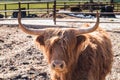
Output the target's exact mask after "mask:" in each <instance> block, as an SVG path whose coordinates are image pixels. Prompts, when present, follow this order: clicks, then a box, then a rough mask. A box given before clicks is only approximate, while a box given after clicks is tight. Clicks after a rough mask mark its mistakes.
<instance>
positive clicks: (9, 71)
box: [0, 25, 120, 80]
mask: <svg viewBox="0 0 120 80" xmlns="http://www.w3.org/2000/svg"><path fill="white" fill-rule="evenodd" d="M108 33H109V34H110V37H111V41H112V45H113V51H114V62H113V67H112V72H111V73H110V74H109V75H108V76H107V78H106V80H120V29H117V31H114V32H108ZM34 38H35V37H34V36H31V35H28V34H25V33H23V32H22V31H21V30H20V29H19V28H18V27H17V26H16V27H15V26H14V27H12V26H9V25H1V26H0V80H50V77H49V69H48V67H49V66H48V65H47V62H46V61H45V59H44V56H43V54H42V53H41V52H40V51H39V50H38V48H37V47H36V46H35V44H34Z"/></svg>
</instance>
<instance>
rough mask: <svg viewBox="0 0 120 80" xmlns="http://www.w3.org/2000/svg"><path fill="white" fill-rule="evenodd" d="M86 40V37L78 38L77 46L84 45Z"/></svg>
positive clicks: (80, 36)
mask: <svg viewBox="0 0 120 80" xmlns="http://www.w3.org/2000/svg"><path fill="white" fill-rule="evenodd" d="M85 40H86V36H84V35H79V36H77V45H80V44H82V43H83V42H84V41H85Z"/></svg>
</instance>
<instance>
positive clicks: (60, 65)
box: [51, 60, 65, 70]
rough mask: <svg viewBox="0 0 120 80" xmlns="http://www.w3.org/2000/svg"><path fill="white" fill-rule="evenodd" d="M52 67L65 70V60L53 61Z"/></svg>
mask: <svg viewBox="0 0 120 80" xmlns="http://www.w3.org/2000/svg"><path fill="white" fill-rule="evenodd" d="M51 67H52V69H56V70H63V69H64V68H65V62H64V61H61V60H54V61H52V63H51Z"/></svg>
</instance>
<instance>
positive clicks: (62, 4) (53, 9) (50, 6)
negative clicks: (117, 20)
mask: <svg viewBox="0 0 120 80" xmlns="http://www.w3.org/2000/svg"><path fill="white" fill-rule="evenodd" d="M23 4H25V5H27V6H26V9H25V10H23V11H26V12H27V14H29V13H30V12H45V13H47V14H49V13H52V14H53V21H54V23H55V24H56V14H62V13H66V12H58V10H60V9H63V10H69V8H71V7H74V6H78V7H79V9H81V10H82V11H81V12H69V13H75V14H78V13H84V14H95V11H93V10H92V7H93V6H94V8H96V10H97V11H100V8H101V7H102V6H106V5H107V6H109V5H110V6H114V14H120V3H110V2H104V3H102V2H99V3H98V2H96V3H94V4H93V3H87V2H81V1H57V2H56V0H49V1H29V2H28V1H27V2H25V1H24V2H20V3H19V2H11V3H0V5H3V6H4V9H2V10H0V13H4V16H5V18H7V16H8V12H11V13H12V12H14V11H18V8H19V7H22V5H23ZM32 4H34V5H36V4H39V6H41V4H46V7H44V8H40V7H39V8H31V7H30V5H32ZM8 5H17V6H16V8H15V9H8ZM88 6H89V7H88ZM85 7H86V8H85ZM101 14H113V13H105V12H104V13H101Z"/></svg>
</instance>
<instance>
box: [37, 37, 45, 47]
mask: <svg viewBox="0 0 120 80" xmlns="http://www.w3.org/2000/svg"><path fill="white" fill-rule="evenodd" d="M36 42H37V44H38V45H39V46H44V45H45V42H44V36H37V38H36Z"/></svg>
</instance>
